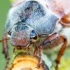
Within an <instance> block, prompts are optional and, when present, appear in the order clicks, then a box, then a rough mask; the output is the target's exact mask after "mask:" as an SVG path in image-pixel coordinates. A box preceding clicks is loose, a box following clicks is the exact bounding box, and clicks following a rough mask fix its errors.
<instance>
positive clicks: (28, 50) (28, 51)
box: [27, 46, 30, 54]
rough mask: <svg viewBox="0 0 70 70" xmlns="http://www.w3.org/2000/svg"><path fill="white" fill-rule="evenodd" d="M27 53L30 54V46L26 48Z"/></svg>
mask: <svg viewBox="0 0 70 70" xmlns="http://www.w3.org/2000/svg"><path fill="white" fill-rule="evenodd" d="M27 54H30V46H28V48H27Z"/></svg>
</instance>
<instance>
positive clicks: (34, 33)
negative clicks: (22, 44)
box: [30, 30, 37, 39]
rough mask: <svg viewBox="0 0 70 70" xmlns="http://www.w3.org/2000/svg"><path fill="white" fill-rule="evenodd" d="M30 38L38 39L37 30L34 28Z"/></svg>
mask: <svg viewBox="0 0 70 70" xmlns="http://www.w3.org/2000/svg"><path fill="white" fill-rule="evenodd" d="M30 38H31V39H37V35H36V32H35V31H34V30H32V31H31V33H30Z"/></svg>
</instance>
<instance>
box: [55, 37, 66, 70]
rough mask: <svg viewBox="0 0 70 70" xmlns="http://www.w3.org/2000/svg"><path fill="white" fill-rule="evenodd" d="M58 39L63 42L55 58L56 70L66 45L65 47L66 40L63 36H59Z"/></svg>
mask: <svg viewBox="0 0 70 70" xmlns="http://www.w3.org/2000/svg"><path fill="white" fill-rule="evenodd" d="M60 37H61V38H62V39H63V40H64V43H63V45H62V47H61V49H60V51H59V53H58V56H57V58H56V70H58V64H59V63H60V59H61V57H62V55H63V53H64V51H65V49H66V45H67V38H66V37H65V36H60Z"/></svg>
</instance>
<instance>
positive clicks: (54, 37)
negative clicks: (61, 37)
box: [41, 33, 58, 46]
mask: <svg viewBox="0 0 70 70" xmlns="http://www.w3.org/2000/svg"><path fill="white" fill-rule="evenodd" d="M57 38H58V34H57V33H54V34H52V35H51V36H49V37H48V38H46V39H45V40H44V41H43V42H42V43H41V45H44V46H46V45H47V43H52V41H54V40H56V39H57Z"/></svg>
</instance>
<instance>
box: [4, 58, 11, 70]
mask: <svg viewBox="0 0 70 70" xmlns="http://www.w3.org/2000/svg"><path fill="white" fill-rule="evenodd" d="M9 61H10V58H7V59H6V65H5V68H4V70H7V68H8V64H9Z"/></svg>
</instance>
